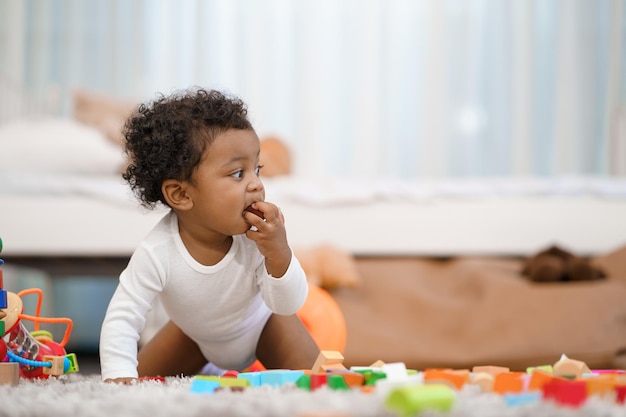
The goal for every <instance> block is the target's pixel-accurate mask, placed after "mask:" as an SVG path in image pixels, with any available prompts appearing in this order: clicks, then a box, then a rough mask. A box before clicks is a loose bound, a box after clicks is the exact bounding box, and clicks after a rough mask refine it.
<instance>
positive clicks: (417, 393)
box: [385, 384, 456, 416]
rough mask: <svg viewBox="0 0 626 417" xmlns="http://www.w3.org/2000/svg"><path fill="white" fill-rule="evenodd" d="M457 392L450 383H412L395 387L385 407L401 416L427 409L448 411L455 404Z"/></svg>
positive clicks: (419, 412) (415, 413)
mask: <svg viewBox="0 0 626 417" xmlns="http://www.w3.org/2000/svg"><path fill="white" fill-rule="evenodd" d="M455 400H456V392H455V390H454V389H452V388H450V387H449V386H448V385H443V384H430V385H412V386H404V387H398V388H396V389H394V390H393V391H392V392H391V393H390V394H389V395H388V396H387V399H386V400H385V407H386V408H387V409H389V410H391V411H393V412H395V413H396V414H398V415H400V416H413V415H418V414H421V413H422V412H425V411H429V410H431V411H436V412H440V413H446V412H447V411H450V410H451V409H452V407H453V406H454V403H455Z"/></svg>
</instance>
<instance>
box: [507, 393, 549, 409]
mask: <svg viewBox="0 0 626 417" xmlns="http://www.w3.org/2000/svg"><path fill="white" fill-rule="evenodd" d="M502 399H503V400H504V402H505V403H506V405H507V406H509V407H515V406H522V405H528V404H535V403H537V402H539V401H541V399H542V393H541V391H530V392H520V393H518V392H515V393H513V392H508V393H506V394H504V395H503V396H502Z"/></svg>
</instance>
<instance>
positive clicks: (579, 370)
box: [553, 357, 591, 379]
mask: <svg viewBox="0 0 626 417" xmlns="http://www.w3.org/2000/svg"><path fill="white" fill-rule="evenodd" d="M553 369H554V370H553V373H554V375H557V376H562V377H569V378H572V379H576V378H580V377H582V375H583V374H585V373H591V370H590V369H589V367H588V366H587V364H586V363H585V362H582V361H578V360H575V359H570V358H567V357H563V358H561V359H560V360H559V361H557V362H556V363H555V364H554V366H553Z"/></svg>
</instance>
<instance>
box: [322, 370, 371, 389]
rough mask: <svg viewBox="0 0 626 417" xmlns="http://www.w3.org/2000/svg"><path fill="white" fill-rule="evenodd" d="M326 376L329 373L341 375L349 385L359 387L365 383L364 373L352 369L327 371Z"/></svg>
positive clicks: (329, 374)
mask: <svg viewBox="0 0 626 417" xmlns="http://www.w3.org/2000/svg"><path fill="white" fill-rule="evenodd" d="M326 374H327V375H328V376H331V375H341V376H342V377H343V380H344V381H345V382H346V384H347V385H348V386H349V387H360V386H362V385H365V375H363V374H362V373H359V372H352V371H344V372H342V371H328V372H327V373H326Z"/></svg>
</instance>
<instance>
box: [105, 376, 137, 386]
mask: <svg viewBox="0 0 626 417" xmlns="http://www.w3.org/2000/svg"><path fill="white" fill-rule="evenodd" d="M136 381H137V378H131V377H123V378H107V379H105V380H104V382H106V383H107V384H110V383H115V384H124V385H131V384H134V383H135V382H136Z"/></svg>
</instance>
